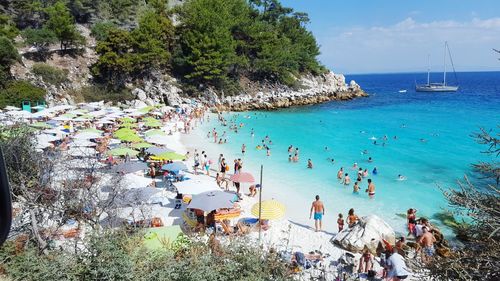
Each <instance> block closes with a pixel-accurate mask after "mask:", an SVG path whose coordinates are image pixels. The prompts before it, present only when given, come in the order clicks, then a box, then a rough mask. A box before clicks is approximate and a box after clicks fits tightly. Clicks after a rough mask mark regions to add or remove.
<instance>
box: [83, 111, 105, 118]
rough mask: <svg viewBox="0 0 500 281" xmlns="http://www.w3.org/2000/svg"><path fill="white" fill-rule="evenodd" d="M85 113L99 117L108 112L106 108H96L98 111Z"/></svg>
mask: <svg viewBox="0 0 500 281" xmlns="http://www.w3.org/2000/svg"><path fill="white" fill-rule="evenodd" d="M87 114H88V115H90V116H92V117H100V116H104V115H106V114H108V113H107V112H106V110H98V111H91V112H89V113H87Z"/></svg>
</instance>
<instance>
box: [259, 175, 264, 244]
mask: <svg viewBox="0 0 500 281" xmlns="http://www.w3.org/2000/svg"><path fill="white" fill-rule="evenodd" d="M263 170H264V165H260V192H259V242H260V238H261V228H262V223H261V220H260V218H261V215H262V172H263Z"/></svg>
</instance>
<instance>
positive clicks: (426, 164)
mask: <svg viewBox="0 0 500 281" xmlns="http://www.w3.org/2000/svg"><path fill="white" fill-rule="evenodd" d="M440 77H441V76H440V75H439V74H437V73H436V74H433V75H432V78H433V79H434V80H436V81H438V79H439V78H440ZM425 78H426V77H425V75H424V74H377V75H349V76H347V77H346V80H347V81H349V80H351V79H354V80H356V82H357V83H359V84H360V85H361V86H362V88H363V89H364V90H365V91H366V92H368V93H369V94H370V96H369V97H367V98H360V99H356V100H352V101H342V102H329V103H325V104H320V105H314V106H306V107H296V108H289V109H283V110H278V111H272V112H243V113H232V114H227V113H226V114H225V117H226V118H227V119H231V116H234V117H232V118H235V119H236V123H238V124H239V123H240V122H241V123H243V124H244V127H243V128H242V129H241V130H239V131H238V133H234V132H230V130H229V128H228V127H224V126H221V125H220V124H218V122H216V120H215V118H211V121H210V122H209V123H205V124H204V125H203V126H202V128H201V129H200V130H198V132H197V133H198V134H199V139H200V140H202V141H201V142H199V143H198V145H202V146H203V147H206V148H207V150H208V151H211V153H212V154H214V155H209V156H210V157H209V158H211V159H213V160H214V161H215V163H217V157H218V154H216V153H224V154H225V156H226V158H227V159H229V160H230V161H229V163H232V159H234V158H243V160H244V168H245V169H246V170H247V171H250V172H252V173H253V174H254V175H256V176H258V173H259V167H260V165H261V164H262V165H264V177H263V179H264V193H263V195H264V198H270V197H274V198H276V199H278V200H280V201H282V202H284V203H285V204H286V205H287V215H288V217H289V218H290V219H291V220H292V221H294V222H297V223H300V224H305V225H313V222H312V221H311V220H309V208H310V204H311V202H312V201H313V199H314V195H316V194H318V195H320V196H321V198H322V200H323V201H324V203H325V206H326V216H325V221H324V223H325V228H326V230H327V231H329V232H332V233H336V232H337V225H336V218H337V215H338V213H343V214H344V218H345V217H346V216H347V211H348V210H349V209H350V208H354V209H355V210H356V212H357V213H358V215H367V214H377V215H379V216H381V217H382V218H383V219H384V220H386V221H387V222H388V223H389V224H390V225H391V226H393V227H394V229H395V230H396V231H398V232H405V231H406V230H405V223H406V220H405V218H402V217H401V215H398V214H405V213H406V210H407V209H408V208H417V209H418V213H417V214H418V215H419V216H426V217H429V218H431V219H432V218H433V216H434V215H435V214H436V213H438V212H441V211H442V210H443V209H446V208H447V204H446V200H445V199H444V197H443V195H442V191H441V190H440V187H441V188H449V187H454V186H456V182H457V180H459V179H462V178H463V177H464V175H470V176H472V177H473V178H474V176H473V173H472V169H471V163H472V162H475V161H477V160H480V159H481V160H487V156H486V155H484V154H482V153H481V151H483V150H484V149H485V147H482V146H481V145H478V144H476V143H475V141H474V139H473V138H471V137H470V134H471V133H472V132H474V131H478V129H479V128H480V127H484V128H495V127H496V126H497V125H498V124H500V72H475V73H458V79H459V82H460V83H459V84H460V89H459V91H458V92H456V93H416V92H415V91H414V81H415V79H417V80H424V79H425ZM403 89H406V90H407V92H406V93H400V92H399V90H403ZM214 127H215V128H216V129H217V131H218V132H219V135H220V134H221V133H222V132H223V131H226V133H227V141H228V143H227V144H223V145H216V144H213V143H210V142H213V139H207V137H206V134H207V131H208V130H211V129H212V128H214ZM252 128H253V130H254V132H255V137H253V138H252V137H251V134H250V132H251V129H252ZM266 135H267V136H269V138H270V139H271V140H272V143H273V144H272V145H270V147H271V156H269V157H268V156H266V152H265V150H257V149H255V147H256V145H258V144H259V143H261V140H262V139H264V137H265V136H266ZM384 135H385V136H387V138H388V139H387V141H385V145H382V143H383V142H384V141H383V139H384ZM394 136H397V139H395V138H394ZM372 137H375V138H377V144H376V145H375V144H373V140H372V139H371V138H372ZM243 143H244V144H246V146H247V147H248V148H247V153H246V155H245V156H242V155H241V145H242V144H243ZM289 145H293V146H294V147H298V148H299V151H300V161H299V163H289V162H288V152H287V148H288V146H289ZM325 146H326V147H328V150H327V151H326V150H325ZM364 150H367V151H368V154H363V153H362V152H363V151H364ZM368 157H372V159H373V162H372V163H370V162H368ZM328 158H334V159H335V163H334V164H332V163H331V161H329V160H328ZM307 159H311V160H312V161H313V163H314V168H313V169H312V170H311V169H307V168H306V162H307ZM355 162H356V163H357V164H358V166H359V167H362V168H363V169H365V168H367V169H368V171H370V173H371V171H372V170H373V168H374V167H377V169H378V174H377V175H371V174H370V175H369V176H368V178H371V179H372V180H373V182H374V183H375V185H376V195H375V199H373V200H370V199H369V198H368V196H367V194H366V193H365V192H364V191H365V189H366V187H367V182H366V178H365V179H363V182H362V184H361V190H360V193H359V194H353V192H352V184H351V185H350V186H348V187H345V186H343V185H341V184H340V183H339V182H338V180H337V178H336V174H337V171H338V170H339V168H340V167H344V170H345V172H347V173H349V175H350V176H351V179H352V180H353V182H354V181H355V179H356V171H355V170H354V169H352V166H353V163H355ZM398 174H402V175H404V176H405V177H406V178H407V180H404V181H399V180H397V176H398ZM434 222H435V223H437V224H439V221H437V220H434ZM445 233H447V234H448V235H449V234H451V231H450V230H449V229H445Z"/></svg>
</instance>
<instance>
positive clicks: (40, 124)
mask: <svg viewBox="0 0 500 281" xmlns="http://www.w3.org/2000/svg"><path fill="white" fill-rule="evenodd" d="M30 126H31V127H34V128H37V129H50V128H52V126H50V125H49V124H47V123H45V122H36V123H33V124H31V125H30Z"/></svg>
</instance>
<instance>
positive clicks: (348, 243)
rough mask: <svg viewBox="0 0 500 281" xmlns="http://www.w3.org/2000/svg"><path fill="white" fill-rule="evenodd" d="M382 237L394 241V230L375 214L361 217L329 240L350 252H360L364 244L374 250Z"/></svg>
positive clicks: (392, 242)
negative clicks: (354, 223)
mask: <svg viewBox="0 0 500 281" xmlns="http://www.w3.org/2000/svg"><path fill="white" fill-rule="evenodd" d="M382 239H384V240H386V241H387V242H389V243H390V244H391V245H394V244H395V243H396V235H395V233H394V230H393V229H392V228H391V227H390V226H389V225H388V224H387V223H386V222H385V221H383V220H382V219H381V218H379V217H378V216H376V215H369V216H366V217H362V218H361V219H360V220H359V222H358V223H357V224H356V225H354V226H353V227H347V228H345V229H344V230H342V231H341V232H339V233H338V234H337V235H336V236H335V237H333V238H332V240H331V242H332V243H333V244H335V245H338V246H339V247H341V248H343V249H345V250H347V251H350V252H361V251H363V248H364V247H365V246H366V247H368V249H370V251H372V252H376V249H377V246H378V244H379V242H381V241H382Z"/></svg>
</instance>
